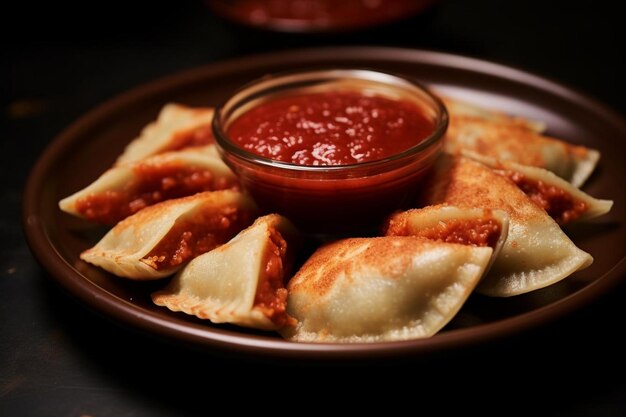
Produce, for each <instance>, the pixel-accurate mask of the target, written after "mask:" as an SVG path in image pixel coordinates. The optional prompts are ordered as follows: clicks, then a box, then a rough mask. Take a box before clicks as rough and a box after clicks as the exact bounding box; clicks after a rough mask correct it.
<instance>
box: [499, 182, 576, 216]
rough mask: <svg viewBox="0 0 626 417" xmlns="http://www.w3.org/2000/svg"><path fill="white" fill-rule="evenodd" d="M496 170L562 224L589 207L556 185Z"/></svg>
mask: <svg viewBox="0 0 626 417" xmlns="http://www.w3.org/2000/svg"><path fill="white" fill-rule="evenodd" d="M495 172H497V173H498V174H500V175H503V176H506V177H508V178H510V179H511V180H512V181H513V182H514V183H515V184H516V185H517V186H518V187H519V188H520V189H521V190H522V191H523V192H524V193H525V194H526V195H527V196H528V197H530V199H531V200H533V201H534V202H535V203H537V204H538V205H539V206H540V207H541V208H543V209H544V210H545V211H546V212H547V213H548V214H549V215H550V217H552V218H553V219H554V220H555V221H556V222H557V223H558V224H560V225H564V224H567V223H570V222H572V221H574V220H576V219H577V218H579V217H580V216H581V215H582V214H583V213H584V212H585V211H587V209H588V207H587V203H585V202H584V201H580V200H577V199H575V198H574V197H573V196H572V195H571V194H569V193H568V192H566V191H565V190H563V189H561V188H558V187H556V186H554V185H550V184H546V183H545V182H543V181H541V180H533V179H530V178H528V177H526V176H525V175H524V174H522V173H519V172H514V171H509V170H496V171H495Z"/></svg>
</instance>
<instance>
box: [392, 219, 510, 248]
mask: <svg viewBox="0 0 626 417" xmlns="http://www.w3.org/2000/svg"><path fill="white" fill-rule="evenodd" d="M500 233H501V224H500V222H498V221H497V220H495V219H494V218H492V217H488V216H485V217H482V218H477V219H448V220H440V221H439V222H438V223H437V224H436V225H435V226H432V227H424V228H421V229H419V230H412V229H410V228H409V227H408V225H407V224H406V222H393V223H391V224H390V225H389V228H388V230H387V233H386V235H387V236H417V237H425V238H427V239H429V240H437V241H441V242H446V243H459V244H461V245H472V246H489V247H491V248H494V247H495V246H496V243H497V242H498V239H499V238H500Z"/></svg>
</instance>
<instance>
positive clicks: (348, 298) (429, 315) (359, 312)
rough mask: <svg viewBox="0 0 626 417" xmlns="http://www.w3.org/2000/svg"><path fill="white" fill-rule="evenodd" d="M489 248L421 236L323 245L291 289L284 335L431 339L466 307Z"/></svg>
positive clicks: (294, 338) (303, 339)
mask: <svg viewBox="0 0 626 417" xmlns="http://www.w3.org/2000/svg"><path fill="white" fill-rule="evenodd" d="M491 254H492V249H491V248H489V247H474V246H465V245H458V244H454V243H444V242H435V241H431V240H427V239H424V238H419V237H395V236H392V237H376V238H352V239H345V240H339V241H336V242H333V243H330V244H327V245H325V246H322V247H320V248H319V249H318V250H317V251H316V252H315V253H314V254H313V255H312V256H311V257H310V258H309V260H308V261H306V263H305V264H304V265H303V266H302V268H301V269H300V270H299V271H298V273H297V274H296V275H295V276H294V277H293V278H292V279H291V281H289V284H288V286H287V288H288V290H289V298H288V299H287V312H288V313H289V315H291V316H293V317H294V318H295V319H296V320H297V321H298V323H297V324H296V326H295V327H291V328H286V329H283V330H282V331H281V333H282V335H283V336H284V337H285V338H287V339H289V340H292V341H297V342H331V343H339V342H349V343H361V342H385V341H395V340H408V339H415V338H421V337H429V336H432V335H433V334H435V333H436V332H437V331H439V330H440V329H441V328H442V327H443V326H445V325H446V323H448V322H449V321H450V320H451V319H452V317H454V315H455V314H456V313H457V312H458V311H459V309H460V308H461V306H462V305H463V304H464V303H465V301H466V300H467V298H468V297H469V295H470V293H471V292H472V290H473V289H474V287H475V286H476V284H477V283H478V281H479V280H480V277H481V276H482V274H483V271H484V270H485V268H486V267H487V264H488V263H489V259H490V257H491Z"/></svg>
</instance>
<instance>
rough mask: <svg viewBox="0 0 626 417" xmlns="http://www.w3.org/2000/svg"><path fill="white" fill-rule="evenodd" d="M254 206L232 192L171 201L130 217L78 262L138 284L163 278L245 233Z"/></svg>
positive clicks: (244, 197)
mask: <svg viewBox="0 0 626 417" xmlns="http://www.w3.org/2000/svg"><path fill="white" fill-rule="evenodd" d="M255 214H256V208H255V205H254V203H253V202H252V200H250V198H248V197H246V196H245V195H243V194H241V193H239V192H236V191H231V190H224V191H214V192H205V193H199V194H196V195H193V196H191V197H186V198H181V199H176V200H168V201H164V202H162V203H159V204H156V205H154V206H151V207H148V208H146V209H145V210H141V211H140V212H138V213H136V214H134V215H132V216H130V217H127V218H126V219H124V220H122V221H121V222H120V223H118V224H117V225H116V226H115V227H114V228H112V229H111V230H110V231H109V232H108V233H107V234H106V235H105V236H104V237H103V238H102V239H101V240H100V241H99V242H98V243H97V244H96V246H94V247H93V248H91V249H88V250H86V251H85V252H83V253H82V254H81V255H80V258H81V259H82V260H84V261H86V262H89V263H91V264H94V265H97V266H99V267H101V268H103V269H105V270H107V271H109V272H111V273H112V274H115V275H118V276H120V277H126V278H131V279H135V280H150V279H157V278H161V277H165V276H168V275H171V274H173V273H174V272H176V271H177V270H178V269H180V268H181V267H182V266H183V265H184V264H185V263H186V262H187V261H189V260H190V259H192V258H193V257H195V256H198V255H200V254H202V253H205V252H208V251H209V250H211V249H213V248H215V247H216V246H218V245H221V244H223V243H224V242H227V241H228V240H229V239H230V238H232V237H233V236H235V235H236V234H237V233H239V232H240V231H241V230H242V229H244V228H245V227H247V226H248V225H249V224H250V223H252V220H253V219H254V215H255Z"/></svg>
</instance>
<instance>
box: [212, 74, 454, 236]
mask: <svg viewBox="0 0 626 417" xmlns="http://www.w3.org/2000/svg"><path fill="white" fill-rule="evenodd" d="M447 124H448V115H447V112H446V110H445V107H444V106H443V104H442V103H441V101H440V100H439V99H437V98H436V97H434V96H433V95H432V94H430V93H429V92H428V90H426V89H425V88H423V87H422V86H420V85H419V84H417V83H416V82H414V81H412V80H410V79H407V78H402V77H399V76H395V75H391V74H387V73H382V72H377V71H369V70H326V71H309V72H299V73H291V74H285V75H278V76H273V77H265V78H263V79H261V80H258V81H255V82H253V83H251V84H249V85H248V86H246V87H244V88H243V89H242V90H240V91H239V92H237V93H235V95H233V96H232V97H231V98H230V99H229V100H227V101H226V103H224V105H222V106H220V107H219V108H218V109H216V112H215V117H214V119H213V133H214V136H215V140H216V143H217V145H218V149H219V150H220V153H221V155H222V158H223V159H224V161H225V162H226V163H227V164H228V165H229V166H230V167H231V168H232V169H233V171H234V172H235V174H236V175H237V176H238V177H239V180H240V182H241V184H242V186H243V187H244V189H246V190H247V191H248V192H249V193H250V194H251V195H252V197H253V198H254V199H255V200H256V202H257V203H258V204H259V206H260V207H262V208H263V209H264V210H266V211H268V212H277V213H280V214H283V215H285V216H287V217H288V218H289V219H291V220H292V221H293V222H294V223H295V224H296V225H297V226H298V227H299V228H300V229H301V230H303V231H305V232H308V233H312V234H343V233H354V232H360V233H367V232H368V230H372V229H375V228H376V227H378V226H379V225H380V223H381V222H382V220H383V218H384V217H385V216H386V215H388V214H389V213H391V212H392V211H394V210H396V209H398V208H400V207H402V204H403V203H404V202H405V201H408V199H409V198H410V197H411V194H412V193H414V192H415V191H416V190H417V187H418V182H419V180H420V179H421V178H422V177H423V176H424V174H425V173H426V172H427V171H428V169H429V168H430V167H431V166H432V163H433V162H434V160H435V158H436V157H437V155H438V154H439V152H440V151H441V147H442V140H443V139H442V138H443V134H444V133H445V130H446V128H447Z"/></svg>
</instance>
